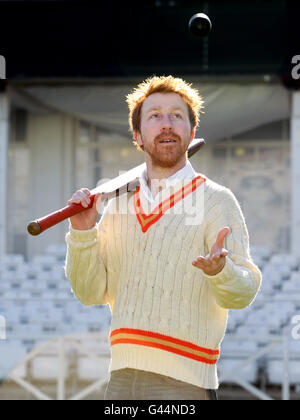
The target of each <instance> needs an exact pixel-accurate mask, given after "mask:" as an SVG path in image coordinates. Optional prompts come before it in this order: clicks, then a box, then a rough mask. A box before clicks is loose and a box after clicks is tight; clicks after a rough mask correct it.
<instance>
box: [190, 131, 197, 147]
mask: <svg viewBox="0 0 300 420" xmlns="http://www.w3.org/2000/svg"><path fill="white" fill-rule="evenodd" d="M195 133H196V129H195V128H194V129H193V130H192V132H191V140H190V144H191V143H192V141H193V140H194V138H195Z"/></svg>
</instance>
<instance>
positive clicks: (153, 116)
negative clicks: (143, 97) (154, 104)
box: [150, 112, 159, 119]
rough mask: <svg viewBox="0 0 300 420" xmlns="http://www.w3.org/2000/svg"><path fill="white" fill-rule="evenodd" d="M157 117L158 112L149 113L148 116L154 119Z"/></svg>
mask: <svg viewBox="0 0 300 420" xmlns="http://www.w3.org/2000/svg"><path fill="white" fill-rule="evenodd" d="M158 117H159V114H158V113H157V112H156V113H155V114H151V115H150V118H153V119H156V118H158Z"/></svg>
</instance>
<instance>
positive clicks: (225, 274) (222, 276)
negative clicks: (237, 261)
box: [203, 256, 234, 282]
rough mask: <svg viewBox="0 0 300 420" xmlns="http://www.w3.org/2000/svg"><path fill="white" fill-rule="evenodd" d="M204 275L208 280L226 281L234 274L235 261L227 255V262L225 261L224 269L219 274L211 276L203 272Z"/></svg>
mask: <svg viewBox="0 0 300 420" xmlns="http://www.w3.org/2000/svg"><path fill="white" fill-rule="evenodd" d="M203 275H204V277H205V278H206V279H207V280H210V281H222V282H224V281H226V280H227V279H230V278H232V277H233V276H234V263H233V261H232V260H231V259H230V258H229V257H228V256H227V257H226V262H225V265H224V267H223V269H222V271H220V272H219V273H218V274H215V275H214V276H210V275H208V274H205V273H204V272H203Z"/></svg>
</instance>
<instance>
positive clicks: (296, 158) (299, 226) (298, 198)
mask: <svg viewBox="0 0 300 420" xmlns="http://www.w3.org/2000/svg"><path fill="white" fill-rule="evenodd" d="M291 180H292V189H291V196H292V203H291V204H292V224H291V241H292V243H291V252H292V253H293V254H294V255H297V256H299V257H300V92H299V91H295V92H293V93H292V112H291Z"/></svg>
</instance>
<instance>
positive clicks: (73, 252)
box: [65, 214, 112, 305]
mask: <svg viewBox="0 0 300 420" xmlns="http://www.w3.org/2000/svg"><path fill="white" fill-rule="evenodd" d="M110 217H111V216H110V215H105V214H103V215H102V217H101V220H100V222H99V223H98V224H97V225H96V226H95V227H94V228H92V229H89V230H76V229H73V228H72V226H71V224H70V228H69V232H68V233H67V235H66V243H67V256H66V262H65V274H66V277H67V279H68V280H69V282H70V284H71V286H72V290H73V292H74V294H75V296H76V297H77V299H78V300H79V301H80V302H81V303H83V304H84V305H102V304H107V303H109V304H111V303H112V296H111V295H110V288H109V285H108V277H109V276H108V274H107V263H108V259H107V247H108V229H109V223H110Z"/></svg>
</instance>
